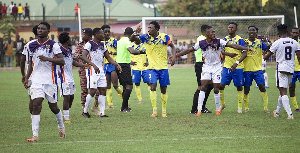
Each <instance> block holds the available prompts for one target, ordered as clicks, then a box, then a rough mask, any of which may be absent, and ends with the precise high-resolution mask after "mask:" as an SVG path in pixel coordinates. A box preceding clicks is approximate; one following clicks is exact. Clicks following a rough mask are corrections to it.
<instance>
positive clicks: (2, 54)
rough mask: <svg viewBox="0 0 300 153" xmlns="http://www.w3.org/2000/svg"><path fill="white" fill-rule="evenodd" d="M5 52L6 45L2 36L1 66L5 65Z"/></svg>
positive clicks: (0, 49) (0, 47)
mask: <svg viewBox="0 0 300 153" xmlns="http://www.w3.org/2000/svg"><path fill="white" fill-rule="evenodd" d="M4 54H5V46H4V42H3V38H2V37H0V66H1V67H3V66H4V64H5V61H4Z"/></svg>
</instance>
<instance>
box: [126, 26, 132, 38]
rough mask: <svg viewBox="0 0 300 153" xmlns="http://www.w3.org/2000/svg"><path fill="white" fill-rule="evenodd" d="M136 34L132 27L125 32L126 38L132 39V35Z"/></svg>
mask: <svg viewBox="0 0 300 153" xmlns="http://www.w3.org/2000/svg"><path fill="white" fill-rule="evenodd" d="M133 33H134V31H133V29H132V28H131V27H127V28H126V29H125V31H124V35H125V36H129V38H130V37H131V35H132V34H133Z"/></svg>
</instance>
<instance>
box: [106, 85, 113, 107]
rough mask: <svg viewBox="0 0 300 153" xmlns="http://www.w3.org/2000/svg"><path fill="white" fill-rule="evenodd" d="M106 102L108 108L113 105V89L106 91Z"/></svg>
mask: <svg viewBox="0 0 300 153" xmlns="http://www.w3.org/2000/svg"><path fill="white" fill-rule="evenodd" d="M106 101H107V106H108V107H109V106H112V105H113V102H112V90H111V88H110V89H107V90H106Z"/></svg>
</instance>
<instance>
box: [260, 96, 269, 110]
mask: <svg viewBox="0 0 300 153" xmlns="http://www.w3.org/2000/svg"><path fill="white" fill-rule="evenodd" d="M260 95H261V97H262V99H263V102H264V110H268V105H269V96H268V94H267V92H260Z"/></svg>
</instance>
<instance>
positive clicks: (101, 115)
mask: <svg viewBox="0 0 300 153" xmlns="http://www.w3.org/2000/svg"><path fill="white" fill-rule="evenodd" d="M100 117H108V116H107V115H105V114H104V115H103V114H100Z"/></svg>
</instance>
